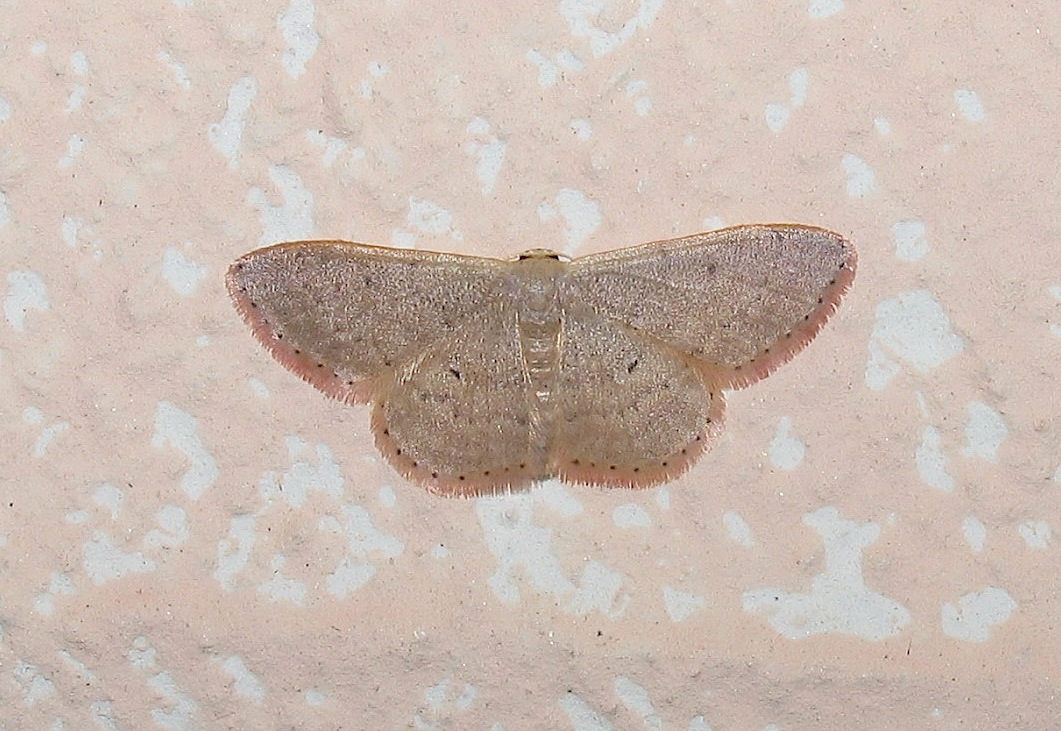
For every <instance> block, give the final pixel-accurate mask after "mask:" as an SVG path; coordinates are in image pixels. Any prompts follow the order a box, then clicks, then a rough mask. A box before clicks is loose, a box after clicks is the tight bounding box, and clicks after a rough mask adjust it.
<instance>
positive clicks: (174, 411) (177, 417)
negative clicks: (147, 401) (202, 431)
mask: <svg viewBox="0 0 1061 731" xmlns="http://www.w3.org/2000/svg"><path fill="white" fill-rule="evenodd" d="M151 446H152V447H154V448H155V449H164V448H166V447H172V448H173V449H175V450H177V452H179V453H180V454H182V455H184V457H185V458H186V459H187V460H188V462H189V463H190V464H189V466H188V470H187V471H186V472H185V473H184V475H182V476H181V490H183V491H184V494H185V495H187V496H188V497H189V498H191V499H192V500H198V499H199V498H201V497H202V496H203V493H205V492H206V490H207V489H208V488H209V487H210V486H211V485H213V484H214V482H215V481H216V480H217V476H218V474H219V471H218V469H217V460H216V459H214V456H213V455H212V454H210V453H209V452H208V451H207V450H206V447H205V446H204V445H203V440H202V439H201V438H200V436H199V422H198V421H197V420H196V419H195V417H194V416H192V415H191V414H189V413H188V412H186V411H182V410H181V409H179V408H177V407H176V406H175V405H173V404H172V403H170V402H169V401H160V402H159V404H158V408H157V409H155V433H154V434H153V435H152V436H151Z"/></svg>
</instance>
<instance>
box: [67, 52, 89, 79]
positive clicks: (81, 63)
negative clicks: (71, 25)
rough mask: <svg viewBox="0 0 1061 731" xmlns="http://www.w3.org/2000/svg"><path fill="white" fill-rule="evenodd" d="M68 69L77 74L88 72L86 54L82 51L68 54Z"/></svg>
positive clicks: (82, 74) (81, 74)
mask: <svg viewBox="0 0 1061 731" xmlns="http://www.w3.org/2000/svg"><path fill="white" fill-rule="evenodd" d="M70 70H71V71H73V72H74V73H75V74H77V75H78V76H84V75H85V74H87V73H88V56H86V55H85V52H84V51H74V52H73V53H71V54H70Z"/></svg>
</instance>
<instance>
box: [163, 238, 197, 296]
mask: <svg viewBox="0 0 1061 731" xmlns="http://www.w3.org/2000/svg"><path fill="white" fill-rule="evenodd" d="M162 278H163V279H165V280H166V283H167V284H169V286H170V287H171V288H172V289H173V291H174V292H176V293H177V294H179V295H180V296H181V297H191V296H192V295H193V294H195V290H196V289H197V288H198V286H199V282H201V281H203V279H205V278H206V267H204V266H203V265H202V264H199V263H197V262H194V261H192V260H191V259H189V258H187V257H186V256H184V254H183V253H182V252H181V251H180V249H178V248H176V247H174V246H169V247H166V251H165V252H163V254H162Z"/></svg>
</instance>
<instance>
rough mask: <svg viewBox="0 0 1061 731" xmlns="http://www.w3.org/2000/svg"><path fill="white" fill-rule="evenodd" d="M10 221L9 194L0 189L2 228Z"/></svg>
mask: <svg viewBox="0 0 1061 731" xmlns="http://www.w3.org/2000/svg"><path fill="white" fill-rule="evenodd" d="M2 101H3V100H2V99H0V102H2ZM0 111H2V109H0ZM9 223H11V206H10V205H8V203H7V194H6V193H4V191H2V190H0V228H4V227H5V226H7V225H8V224H9Z"/></svg>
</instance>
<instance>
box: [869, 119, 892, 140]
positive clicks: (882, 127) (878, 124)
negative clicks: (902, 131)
mask: <svg viewBox="0 0 1061 731" xmlns="http://www.w3.org/2000/svg"><path fill="white" fill-rule="evenodd" d="M873 128H874V129H875V130H877V134H879V135H880V136H881V137H890V136H891V134H892V123H891V122H890V121H889V120H888V118H887V117H884V116H880V117H876V118H875V119H874V120H873Z"/></svg>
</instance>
